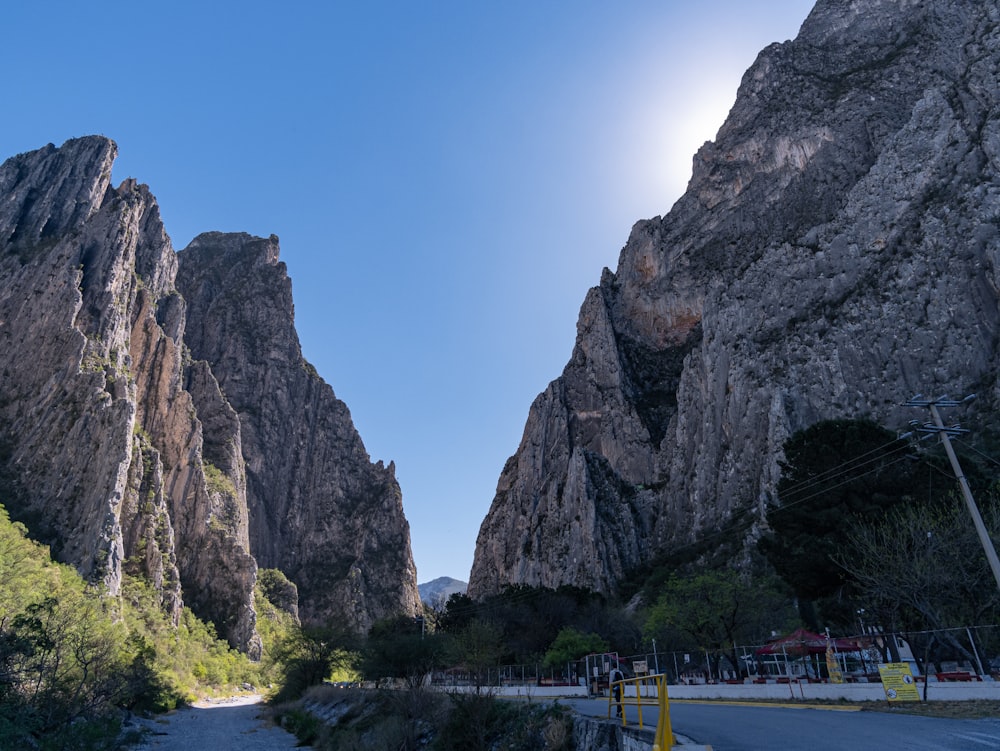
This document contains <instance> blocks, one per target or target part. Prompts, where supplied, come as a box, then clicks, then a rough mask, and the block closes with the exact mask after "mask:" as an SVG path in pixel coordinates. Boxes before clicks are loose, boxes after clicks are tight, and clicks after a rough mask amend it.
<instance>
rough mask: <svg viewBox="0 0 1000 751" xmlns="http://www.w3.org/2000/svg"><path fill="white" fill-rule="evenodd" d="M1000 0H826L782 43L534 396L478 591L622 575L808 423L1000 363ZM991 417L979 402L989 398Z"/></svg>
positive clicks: (735, 506)
mask: <svg viewBox="0 0 1000 751" xmlns="http://www.w3.org/2000/svg"><path fill="white" fill-rule="evenodd" d="M998 68H1000V11H998V9H997V7H996V6H995V5H994V4H992V3H979V2H973V1H972V0H941V1H940V2H933V3H919V2H913V1H912V0H878V1H877V2H867V3H856V2H849V1H848V0H820V2H818V3H817V5H816V7H815V8H814V9H813V11H812V13H811V14H810V15H809V17H808V18H807V19H806V21H805V23H804V24H803V26H802V28H801V30H800V33H799V36H798V37H797V38H796V39H795V40H794V41H791V42H787V43H784V44H774V45H772V46H770V47H768V48H767V49H765V50H764V51H763V52H761V54H760V55H759V57H758V59H757V60H756V62H755V63H754V64H753V66H752V67H751V68H750V69H749V70H748V71H747V73H746V74H745V76H744V78H743V82H742V84H741V87H740V90H739V92H738V96H737V100H736V103H735V105H734V106H733V108H732V110H731V112H730V114H729V117H728V118H727V120H726V122H725V123H724V125H723V126H722V128H721V129H720V131H719V133H718V135H717V138H716V140H715V142H712V143H707V144H705V146H703V147H702V149H701V150H700V151H699V152H698V154H697V155H696V156H695V159H694V171H693V175H692V178H691V181H690V183H689V185H688V189H687V191H686V193H685V194H684V196H683V197H682V198H681V199H680V200H679V201H678V202H677V203H676V204H675V205H674V207H673V208H672V209H671V211H670V212H669V213H668V214H667V215H666V216H664V217H656V218H654V219H651V220H648V221H641V222H639V223H637V224H636V225H635V227H634V228H633V230H632V234H631V236H630V238H629V240H628V243H627V244H626V246H625V247H624V248H623V250H622V252H621V256H620V259H619V263H618V268H617V270H616V271H615V272H614V273H611V272H610V271H608V270H605V272H604V274H603V276H602V278H601V282H600V285H599V286H598V287H596V288H594V289H592V290H591V291H590V292H589V294H588V295H587V297H586V300H585V301H584V303H583V306H582V308H581V312H580V317H579V322H578V326H577V328H578V333H577V341H576V346H575V348H574V351H573V355H572V357H571V360H570V362H569V363H568V364H567V366H566V368H565V370H564V371H563V373H562V376H561V377H560V378H558V379H557V380H555V381H554V382H553V383H552V384H550V385H549V387H548V389H546V391H545V392H544V393H542V394H541V395H540V396H539V397H538V398H537V399H536V401H535V403H534V404H533V405H532V406H531V409H530V412H529V416H528V420H527V424H526V426H525V431H524V437H523V439H522V441H521V444H520V446H519V447H518V450H517V453H516V454H515V455H514V456H513V457H511V459H510V460H509V461H508V462H507V465H506V466H505V468H504V470H503V472H502V474H501V477H500V480H499V483H498V487H497V494H496V497H495V499H494V501H493V506H492V508H491V509H490V512H489V514H488V516H487V517H486V519H485V520H484V522H483V525H482V528H481V530H480V534H479V539H478V542H477V547H476V557H475V562H474V565H473V569H472V573H471V577H470V583H469V592H470V594H471V595H474V596H482V595H484V594H488V593H490V592H493V591H495V590H497V589H498V588H499V587H501V586H503V585H504V584H506V583H510V582H520V583H528V584H538V585H545V586H556V585H558V584H562V583H571V584H577V585H581V586H587V587H592V588H595V589H597V590H601V591H609V590H613V589H614V587H615V585H616V584H617V583H618V582H619V581H620V579H621V577H622V575H623V573H624V572H626V571H627V570H628V569H629V568H631V567H634V566H636V565H638V564H641V563H643V562H645V561H648V560H649V559H650V558H651V557H652V556H653V555H655V554H656V553H658V552H662V551H666V550H670V549H675V548H676V547H677V546H679V545H685V544H688V543H690V542H692V541H694V540H697V539H698V538H699V536H701V535H703V534H705V533H706V532H708V531H710V530H713V529H717V528H718V527H719V526H720V525H723V524H725V522H726V521H727V520H728V519H731V518H732V517H733V515H734V514H735V513H738V512H739V513H742V514H744V515H745V514H746V512H749V513H750V514H751V515H752V518H755V519H756V520H757V523H758V524H759V523H766V512H767V507H768V505H769V504H770V503H772V502H773V501H774V498H773V490H774V487H775V484H776V481H777V479H778V473H779V469H778V460H779V459H780V457H781V447H782V445H783V443H784V441H785V439H786V438H787V437H788V436H789V435H790V434H791V433H793V432H794V431H797V430H799V429H801V428H804V427H807V426H808V425H810V424H812V423H814V422H816V421H818V420H820V419H825V418H838V417H847V418H858V417H868V418H871V419H874V420H876V421H878V422H880V423H882V424H885V425H889V426H899V425H905V424H906V422H907V421H908V420H910V419H914V418H923V415H921V414H914V413H913V411H912V410H908V409H905V408H903V407H902V406H901V405H902V402H904V401H905V400H906V399H907V398H908V397H909V396H911V395H912V394H914V393H917V392H922V393H925V394H930V393H933V394H938V393H949V392H950V393H953V394H965V393H968V392H970V391H978V392H979V394H980V397H981V398H980V400H979V401H978V409H979V410H981V411H982V412H984V413H991V412H993V411H995V409H996V406H997V400H998V397H1000V385H998V380H997V374H998V369H997V364H998V354H1000V348H998V336H997V335H998V333H1000V330H998V323H1000V309H998V295H997V291H998V285H1000V278H998V261H1000V257H998V256H1000V236H998V227H1000V178H998V170H1000V70H998ZM966 417H968V415H966Z"/></svg>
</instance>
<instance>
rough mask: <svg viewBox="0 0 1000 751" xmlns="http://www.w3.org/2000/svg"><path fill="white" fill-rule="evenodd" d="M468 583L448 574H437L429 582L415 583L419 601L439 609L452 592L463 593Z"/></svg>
mask: <svg viewBox="0 0 1000 751" xmlns="http://www.w3.org/2000/svg"><path fill="white" fill-rule="evenodd" d="M468 586H469V585H468V583H467V582H463V581H459V580H458V579H452V578H451V577H450V576H439V577H438V578H437V579H432V580H431V581H429V582H425V583H423V584H418V585H417V591H419V592H420V601H421V602H422V603H424V605H427V606H429V607H432V608H437V609H441V608H443V607H444V606H445V604H446V603H447V602H448V598H449V597H451V596H452V595H453V594H465V590H466V589H467V588H468Z"/></svg>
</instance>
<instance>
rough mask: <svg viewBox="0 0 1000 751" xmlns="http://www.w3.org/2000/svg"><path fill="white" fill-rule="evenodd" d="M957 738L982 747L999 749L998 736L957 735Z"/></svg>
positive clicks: (978, 734) (979, 734)
mask: <svg viewBox="0 0 1000 751" xmlns="http://www.w3.org/2000/svg"><path fill="white" fill-rule="evenodd" d="M955 737H956V738H961V739H962V740H963V741H972V742H973V743H978V744H980V745H982V746H988V747H990V748H996V747H997V739H998V737H997V736H996V735H992V734H991V735H986V734H985V733H956V734H955Z"/></svg>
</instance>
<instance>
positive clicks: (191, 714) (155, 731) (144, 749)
mask: <svg viewBox="0 0 1000 751" xmlns="http://www.w3.org/2000/svg"><path fill="white" fill-rule="evenodd" d="M138 723H139V724H140V725H142V726H143V727H145V728H148V730H149V731H150V732H149V734H148V735H147V736H146V741H145V743H144V744H142V745H140V746H137V747H136V751H202V749H204V750H205V751H282V750H283V749H293V748H302V747H301V746H298V745H296V744H297V740H296V738H295V736H294V735H292V734H291V733H289V732H287V731H285V730H282V729H281V728H279V727H275V726H274V725H271V724H270V723H269V722H268V721H267V719H266V717H265V713H264V707H263V705H262V704H261V697H260V696H240V697H233V698H230V699H222V700H219V701H205V702H197V703H196V704H195V705H194V706H191V707H184V708H183V709H178V710H176V711H174V712H170V713H168V714H165V715H159V716H157V717H154V718H151V719H142V720H138Z"/></svg>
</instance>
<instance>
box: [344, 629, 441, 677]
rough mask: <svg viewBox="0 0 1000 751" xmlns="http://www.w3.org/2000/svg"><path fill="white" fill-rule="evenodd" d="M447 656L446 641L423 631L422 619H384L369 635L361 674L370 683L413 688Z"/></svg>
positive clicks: (434, 633) (438, 634)
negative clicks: (392, 682)
mask: <svg viewBox="0 0 1000 751" xmlns="http://www.w3.org/2000/svg"><path fill="white" fill-rule="evenodd" d="M446 654H447V641H446V639H445V637H444V636H443V635H442V634H440V633H436V632H428V631H426V630H425V628H424V623H423V622H422V620H421V619H419V618H411V617H409V616H398V617H396V618H387V619H385V620H381V621H379V622H377V623H376V624H375V625H373V626H372V628H371V630H370V631H369V633H368V639H367V642H366V643H365V647H364V649H363V652H362V662H361V672H362V673H364V675H365V677H366V678H368V679H371V680H379V679H382V678H395V679H400V680H404V681H406V683H407V685H409V686H410V687H411V688H416V687H418V686H420V685H421V684H422V683H423V681H424V678H425V677H426V676H427V675H428V674H429V673H430V672H431V671H432V670H433V669H434V668H435V667H437V666H438V665H439V664H440V663H441V662H442V661H443V660H444V658H445V656H446Z"/></svg>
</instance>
